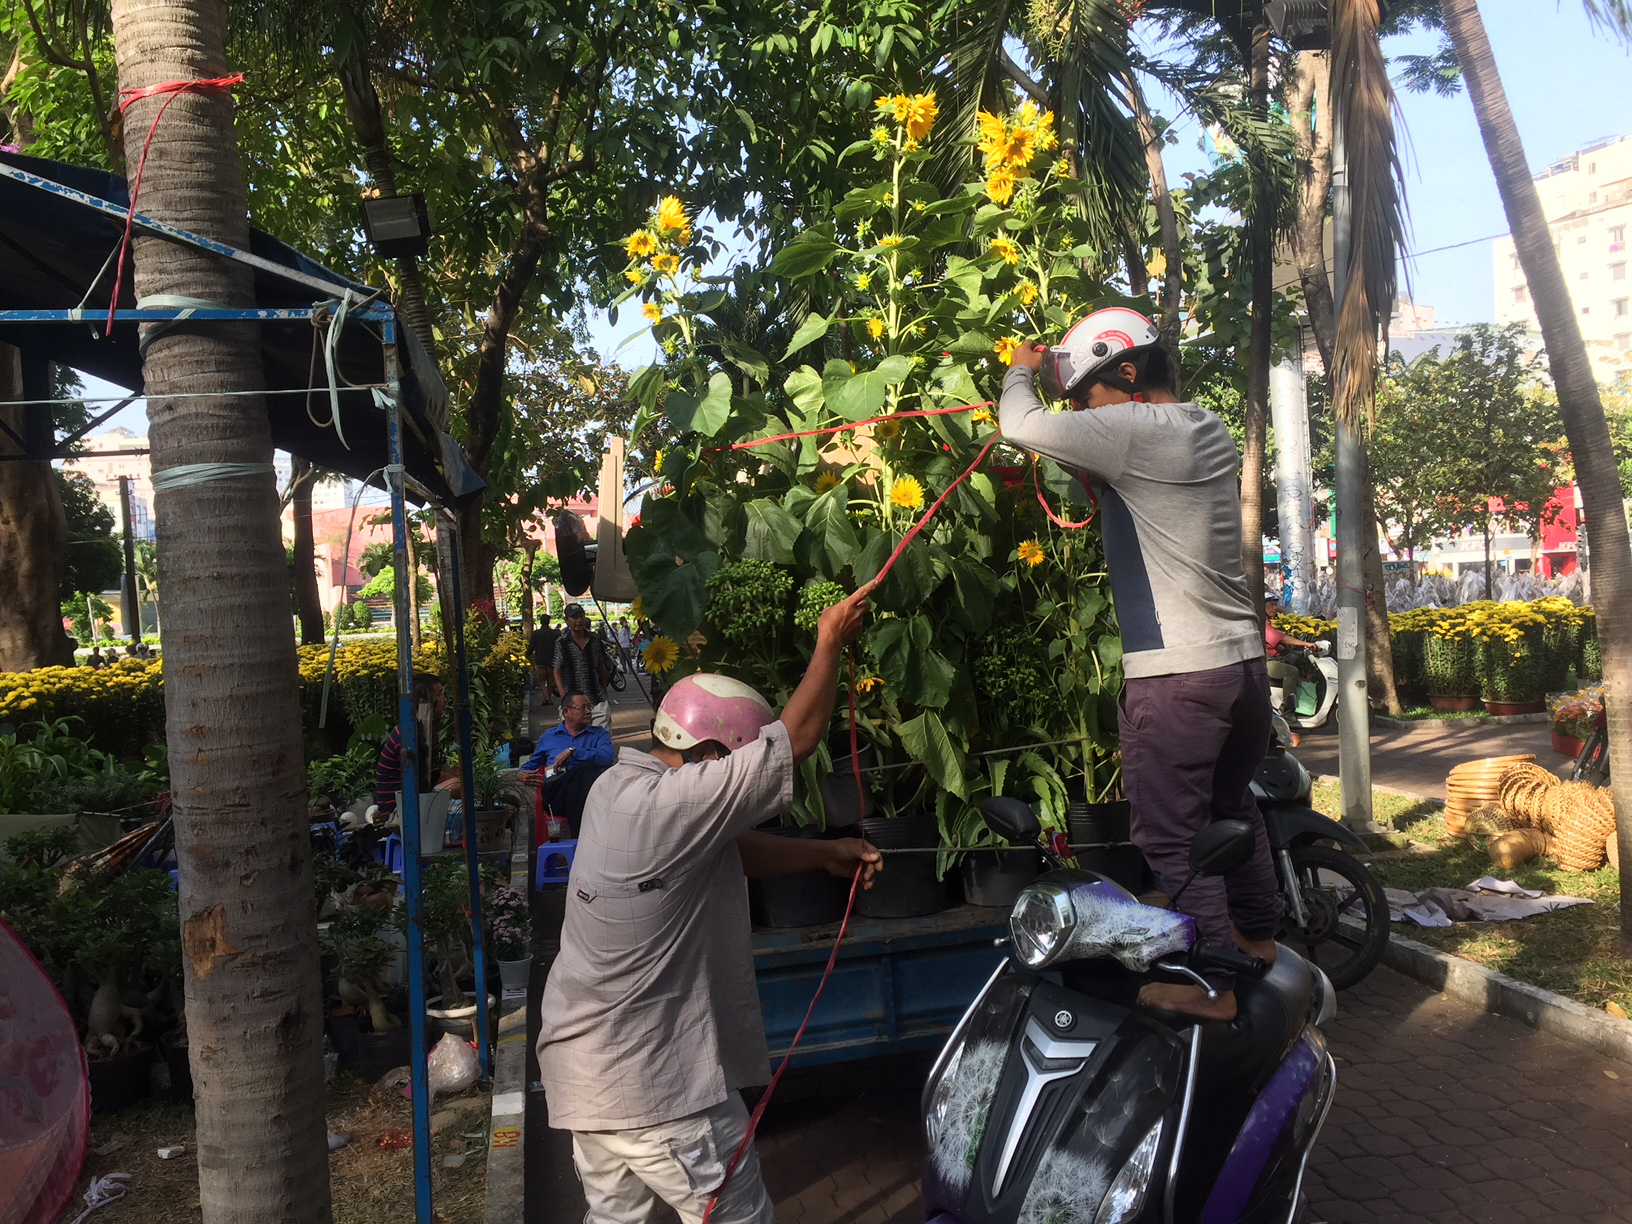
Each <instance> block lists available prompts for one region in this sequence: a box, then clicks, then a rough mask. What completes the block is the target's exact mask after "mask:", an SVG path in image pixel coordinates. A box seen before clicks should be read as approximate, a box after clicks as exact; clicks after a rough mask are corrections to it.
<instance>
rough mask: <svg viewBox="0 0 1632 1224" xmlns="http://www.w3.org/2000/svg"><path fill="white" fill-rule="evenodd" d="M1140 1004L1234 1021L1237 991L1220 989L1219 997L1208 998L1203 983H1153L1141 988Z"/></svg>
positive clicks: (1160, 1009)
mask: <svg viewBox="0 0 1632 1224" xmlns="http://www.w3.org/2000/svg"><path fill="white" fill-rule="evenodd" d="M1139 1006H1140V1007H1149V1008H1154V1009H1155V1010H1157V1011H1170V1012H1179V1013H1181V1014H1182V1015H1186V1016H1199V1017H1201V1019H1203V1020H1234V1019H1235V991H1233V990H1221V991H1219V994H1218V998H1216V999H1209V998H1208V997H1207V992H1206V991H1205V990H1203V989H1202V988H1201V987H1200V986H1184V985H1179V984H1177V983H1168V982H1152V983H1150V984H1149V985H1148V986H1143V987H1141V988H1140V990H1139Z"/></svg>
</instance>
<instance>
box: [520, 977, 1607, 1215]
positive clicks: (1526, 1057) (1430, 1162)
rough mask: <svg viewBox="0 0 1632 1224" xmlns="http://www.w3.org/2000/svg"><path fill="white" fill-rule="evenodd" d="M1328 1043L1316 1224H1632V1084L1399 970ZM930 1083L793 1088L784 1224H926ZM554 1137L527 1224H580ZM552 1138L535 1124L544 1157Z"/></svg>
mask: <svg viewBox="0 0 1632 1224" xmlns="http://www.w3.org/2000/svg"><path fill="white" fill-rule="evenodd" d="M1328 1036H1329V1038H1330V1039H1331V1045H1332V1050H1333V1053H1334V1054H1335V1055H1336V1056H1337V1057H1338V1060H1339V1062H1338V1076H1339V1080H1338V1096H1337V1102H1336V1104H1335V1105H1334V1106H1333V1109H1332V1115H1331V1117H1330V1119H1329V1120H1328V1122H1327V1124H1326V1129H1325V1131H1324V1133H1323V1135H1322V1138H1321V1142H1320V1145H1319V1147H1318V1148H1317V1149H1316V1152H1315V1158H1314V1161H1313V1163H1312V1166H1311V1170H1310V1176H1309V1185H1308V1190H1309V1199H1310V1212H1309V1215H1308V1219H1309V1220H1310V1221H1312V1222H1313V1221H1325V1222H1326V1224H1351V1222H1355V1224H1358V1222H1360V1221H1365V1222H1367V1224H1403V1222H1404V1221H1434V1222H1435V1224H1508V1222H1510V1221H1511V1222H1513V1224H1518V1222H1521V1221H1527V1220H1559V1221H1579V1222H1582V1224H1611V1222H1616V1224H1626V1222H1632V1066H1629V1065H1627V1064H1624V1063H1616V1062H1614V1061H1612V1060H1610V1059H1607V1058H1605V1057H1603V1056H1602V1055H1598V1054H1595V1053H1592V1052H1590V1051H1587V1050H1584V1049H1582V1048H1581V1047H1578V1046H1575V1045H1571V1044H1569V1043H1567V1042H1564V1041H1561V1040H1559V1039H1558V1038H1555V1037H1551V1036H1548V1035H1546V1034H1542V1033H1537V1032H1535V1031H1534V1030H1532V1029H1529V1028H1526V1027H1524V1026H1523V1025H1521V1024H1519V1023H1518V1022H1517V1021H1515V1020H1510V1019H1508V1018H1506V1017H1502V1016H1490V1015H1486V1014H1484V1013H1482V1012H1478V1011H1476V1010H1474V1009H1473V1008H1470V1007H1468V1006H1467V1005H1465V1004H1463V1003H1460V1002H1458V1001H1456V1000H1454V999H1449V998H1445V997H1442V996H1440V995H1437V994H1435V993H1434V992H1432V991H1430V990H1429V989H1427V988H1426V987H1424V986H1421V985H1419V984H1418V983H1416V982H1414V981H1412V980H1410V979H1408V978H1405V977H1402V976H1400V975H1398V974H1396V973H1393V972H1392V971H1390V970H1387V969H1378V970H1377V971H1376V972H1375V973H1374V974H1373V975H1372V976H1371V978H1370V979H1368V980H1367V981H1366V982H1364V983H1362V984H1361V985H1360V986H1359V987H1357V988H1356V989H1354V990H1351V991H1347V992H1345V993H1344V995H1343V996H1342V998H1341V1001H1340V1006H1339V1016H1338V1018H1337V1019H1336V1020H1335V1021H1334V1022H1333V1023H1332V1025H1331V1026H1330V1027H1329V1029H1328ZM928 1065H929V1057H928V1056H922V1055H914V1056H909V1057H905V1058H901V1059H896V1060H877V1061H874V1062H870V1063H864V1064H854V1065H851V1066H848V1067H843V1068H838V1069H833V1068H825V1069H815V1070H810V1071H804V1072H799V1073H793V1074H790V1075H789V1077H788V1078H787V1079H786V1080H785V1081H784V1084H783V1087H782V1089H781V1090H780V1091H779V1093H778V1097H777V1100H776V1102H775V1103H774V1104H773V1105H772V1107H771V1109H770V1110H769V1111H768V1113H767V1115H766V1119H765V1124H764V1126H763V1127H762V1128H761V1132H760V1153H761V1158H762V1161H763V1163H764V1167H765V1176H766V1181H767V1183H768V1185H769V1186H770V1189H771V1192H772V1195H773V1197H774V1198H775V1199H776V1202H777V1220H778V1221H779V1224H917V1222H918V1221H920V1220H921V1219H922V1218H923V1217H922V1215H921V1214H920V1212H919V1209H918V1206H917V1182H918V1164H919V1160H920V1156H921V1148H920V1137H919V1129H918V1092H919V1089H920V1087H921V1086H922V1084H923V1077H924V1073H925V1071H926V1070H927V1068H928ZM1608 1073H1613V1075H1614V1076H1617V1077H1619V1078H1611V1075H1610V1074H1608ZM537 1112H538V1113H539V1114H540V1115H541V1114H542V1110H538V1111H537ZM540 1121H541V1119H540ZM546 1134H547V1137H548V1141H546V1142H541V1143H540V1144H539V1147H538V1148H537V1149H534V1153H533V1159H534V1160H535V1164H534V1166H533V1168H532V1169H530V1174H533V1175H534V1176H532V1177H531V1178H530V1182H529V1200H530V1201H529V1209H530V1210H529V1213H528V1217H527V1218H528V1220H529V1222H530V1224H545V1222H549V1224H556V1222H560V1224H566V1222H567V1221H571V1222H572V1224H577V1221H579V1220H581V1219H582V1218H583V1205H582V1200H581V1199H580V1198H579V1197H578V1195H577V1185H576V1184H575V1182H574V1180H573V1177H572V1174H571V1171H570V1163H563V1161H568V1162H570V1157H568V1156H567V1154H566V1152H565V1149H564V1145H563V1144H561V1142H560V1138H561V1137H559V1136H555V1135H553V1133H546ZM546 1134H540V1133H538V1132H537V1130H536V1129H535V1128H534V1127H533V1126H532V1119H531V1118H530V1119H529V1134H528V1139H529V1147H530V1148H532V1145H533V1142H534V1141H535V1139H538V1140H545V1139H546ZM548 1149H553V1150H554V1159H553V1161H552V1160H551V1159H550V1152H549V1150H548Z"/></svg>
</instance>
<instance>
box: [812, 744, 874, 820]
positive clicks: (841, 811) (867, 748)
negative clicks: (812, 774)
mask: <svg viewBox="0 0 1632 1224" xmlns="http://www.w3.org/2000/svg"><path fill="white" fill-rule="evenodd" d="M856 759H857V760H859V761H860V763H861V772H862V787H865V786H866V775H867V771H868V770H869V769H871V768H873V766H874V765H876V764H877V763H878V753H877V752H876V751H874V749H873V746H872V745H871V744H862V745H861V746H860V747H859V748H858V749H857V751H856ZM863 794H864V792H863V790H862V789H861V788H858V787H857V786H856V768H855V763H854V762H852V760H851V758H850V743H849V740H848V739H846V741H845V743H844V746H843V748H839V747H834V749H833V772H832V773H830V774H828V775H827V777H825V778H823V779H822V805H823V807H824V808H825V809H826V811H827V827H828V828H830V829H841V828H842V829H851V828H853V827H854V826H855V825H858V824H860V823H861V822H862V821H863V820H864V819H865V818H867V817H869V816H872V815H873V814H874V813H875V812H876V811H877V810H878V802H877V801H876V800H875V799H874V798H873V795H872V792H871V791H866V792H865V799H866V802H865V804H863Z"/></svg>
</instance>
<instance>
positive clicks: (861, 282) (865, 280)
mask: <svg viewBox="0 0 1632 1224" xmlns="http://www.w3.org/2000/svg"><path fill="white" fill-rule="evenodd" d="M872 283H873V278H872V277H871V276H870V275H869V274H868V273H866V272H863V273H862V274H861V275H860V276H858V277H856V288H857V289H863V290H865V289H866V288H867V287H868V286H869V285H871V284H872Z"/></svg>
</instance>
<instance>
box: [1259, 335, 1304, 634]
mask: <svg viewBox="0 0 1632 1224" xmlns="http://www.w3.org/2000/svg"><path fill="white" fill-rule="evenodd" d="M1299 337H1300V343H1299V345H1298V351H1297V352H1296V353H1294V354H1293V355H1292V356H1291V357H1288V358H1286V359H1285V360H1282V361H1280V362H1277V363H1276V364H1275V366H1274V368H1272V369H1271V370H1270V372H1269V411H1270V420H1271V422H1272V423H1273V424H1274V426H1275V488H1276V493H1277V505H1276V517H1277V518H1278V520H1279V522H1280V536H1281V606H1282V607H1284V608H1285V609H1286V610H1287V611H1288V612H1291V613H1292V614H1293V615H1295V616H1304V615H1307V614H1308V612H1309V594H1310V591H1311V590H1312V589H1313V587H1314V582H1315V556H1314V498H1313V494H1312V491H1311V489H1310V487H1309V466H1310V465H1309V401H1308V396H1307V388H1306V387H1305V385H1304V374H1303V352H1302V349H1303V346H1302V343H1301V337H1302V332H1301V331H1300V333H1299Z"/></svg>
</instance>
